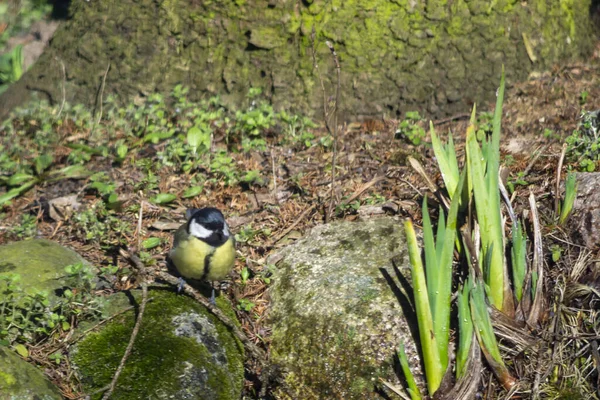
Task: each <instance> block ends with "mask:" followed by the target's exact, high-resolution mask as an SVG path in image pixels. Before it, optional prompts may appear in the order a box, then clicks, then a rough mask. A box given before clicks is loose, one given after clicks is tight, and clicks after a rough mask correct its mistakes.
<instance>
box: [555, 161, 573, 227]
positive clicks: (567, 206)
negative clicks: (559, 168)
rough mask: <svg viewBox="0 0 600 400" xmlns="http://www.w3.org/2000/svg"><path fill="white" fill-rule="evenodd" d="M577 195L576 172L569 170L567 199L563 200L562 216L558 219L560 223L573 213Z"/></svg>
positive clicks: (566, 190) (566, 186)
mask: <svg viewBox="0 0 600 400" xmlns="http://www.w3.org/2000/svg"><path fill="white" fill-rule="evenodd" d="M576 196H577V178H576V176H575V174H574V173H572V172H569V173H568V174H567V180H566V182H565V199H564V200H563V202H562V204H561V207H560V218H559V220H558V223H559V224H561V225H562V224H564V223H565V221H566V220H567V217H568V216H569V214H571V210H572V209H573V203H574V202H575V197H576Z"/></svg>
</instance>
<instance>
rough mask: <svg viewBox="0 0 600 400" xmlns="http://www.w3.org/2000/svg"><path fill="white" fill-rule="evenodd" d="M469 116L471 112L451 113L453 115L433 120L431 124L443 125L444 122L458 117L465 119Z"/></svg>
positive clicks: (456, 119) (458, 118)
mask: <svg viewBox="0 0 600 400" xmlns="http://www.w3.org/2000/svg"><path fill="white" fill-rule="evenodd" d="M470 116H471V113H462V114H456V115H453V116H451V117H448V118H442V119H436V120H435V121H433V125H443V124H446V123H448V122H452V121H458V120H460V119H467V118H469V117H470Z"/></svg>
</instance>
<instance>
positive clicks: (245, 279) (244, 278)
mask: <svg viewBox="0 0 600 400" xmlns="http://www.w3.org/2000/svg"><path fill="white" fill-rule="evenodd" d="M249 278H250V270H249V269H248V267H244V268H243V269H242V271H241V272H240V279H241V280H242V285H245V284H246V283H247V282H248V279H249Z"/></svg>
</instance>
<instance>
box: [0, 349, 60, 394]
mask: <svg viewBox="0 0 600 400" xmlns="http://www.w3.org/2000/svg"><path fill="white" fill-rule="evenodd" d="M0 366H1V367H0V400H60V399H62V398H63V397H62V395H61V394H60V391H59V390H58V388H57V387H56V386H54V385H53V384H52V383H51V382H50V381H48V380H47V379H46V377H45V376H44V374H43V373H42V371H40V370H39V369H37V368H36V367H34V366H33V365H31V364H28V363H27V362H26V361H24V360H23V359H21V358H20V357H19V356H18V355H16V354H15V353H13V352H12V351H10V350H9V349H8V348H6V347H3V346H0Z"/></svg>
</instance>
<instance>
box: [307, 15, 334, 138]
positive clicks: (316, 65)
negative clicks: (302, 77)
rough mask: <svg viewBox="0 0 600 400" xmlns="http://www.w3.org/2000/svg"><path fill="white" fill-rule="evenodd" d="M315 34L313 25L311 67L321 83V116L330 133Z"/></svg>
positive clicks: (325, 93)
mask: <svg viewBox="0 0 600 400" xmlns="http://www.w3.org/2000/svg"><path fill="white" fill-rule="evenodd" d="M316 36H317V32H316V30H315V26H314V25H313V27H312V32H311V34H310V41H311V44H312V60H313V68H314V69H315V71H316V73H317V77H318V78H319V82H320V83H321V91H322V92H323V117H324V118H325V127H326V128H327V131H328V132H329V133H330V134H331V127H330V126H329V118H328V115H329V111H328V103H327V92H326V91H325V82H323V77H322V76H321V74H320V72H319V64H318V63H317V47H316Z"/></svg>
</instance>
